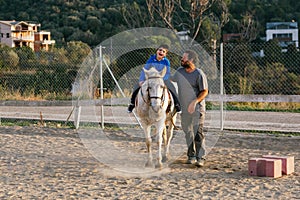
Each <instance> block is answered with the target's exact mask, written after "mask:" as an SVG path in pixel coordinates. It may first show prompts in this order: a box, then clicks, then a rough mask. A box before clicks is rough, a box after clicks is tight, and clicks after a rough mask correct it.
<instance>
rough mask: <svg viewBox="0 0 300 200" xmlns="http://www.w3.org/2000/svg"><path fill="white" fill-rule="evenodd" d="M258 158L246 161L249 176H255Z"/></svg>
mask: <svg viewBox="0 0 300 200" xmlns="http://www.w3.org/2000/svg"><path fill="white" fill-rule="evenodd" d="M259 159H260V158H250V159H249V160H248V173H249V175H250V176H257V162H258V160H259Z"/></svg>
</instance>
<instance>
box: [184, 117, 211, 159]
mask: <svg viewBox="0 0 300 200" xmlns="http://www.w3.org/2000/svg"><path fill="white" fill-rule="evenodd" d="M204 119H205V113H204V112H203V113H200V112H195V113H193V114H189V113H182V114H181V127H182V129H183V131H184V133H185V139H186V144H187V147H188V151H187V156H188V157H194V158H197V159H205V156H206V149H205V136H204V132H203V126H204Z"/></svg>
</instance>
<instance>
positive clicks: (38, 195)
mask: <svg viewBox="0 0 300 200" xmlns="http://www.w3.org/2000/svg"><path fill="white" fill-rule="evenodd" d="M109 134H110V138H111V139H112V140H114V136H116V138H118V139H116V140H115V142H118V143H123V142H124V141H126V142H128V141H129V143H132V142H131V141H130V140H128V138H127V139H126V140H125V138H123V139H122V134H120V133H118V132H117V131H110V132H109ZM117 136H118V137H117ZM134 142H135V145H136V146H137V147H138V148H139V149H140V150H141V151H145V144H144V142H143V141H142V140H136V141H134ZM299 144H300V137H299V136H293V137H288V136H274V135H269V134H262V133H259V134H258V133H256V134H255V133H251V134H250V133H241V132H229V131H225V133H224V134H223V135H220V137H219V140H218V142H217V144H216V145H215V146H214V148H213V149H212V150H211V151H210V153H209V154H208V157H207V162H206V163H205V166H204V167H203V168H197V167H195V166H193V165H187V164H184V161H185V159H186V158H185V156H184V155H182V156H181V157H179V158H178V159H176V160H175V161H174V162H173V163H170V164H169V165H168V167H167V168H164V169H163V170H162V173H158V174H156V175H155V174H154V175H153V176H148V177H141V176H123V175H122V173H120V172H119V173H114V170H110V169H109V166H107V165H104V164H102V163H101V162H100V161H98V160H97V159H95V158H94V157H93V156H92V155H91V154H90V152H89V151H88V150H87V148H86V147H85V146H84V145H83V143H82V139H81V138H80V137H79V136H78V133H77V131H76V130H74V129H63V128H56V129H55V128H41V127H29V126H26V127H25V126H24V127H19V126H12V127H6V126H2V127H0V161H1V162H0V199H153V200H154V199H300V165H299V162H300V148H299ZM265 154H272V155H291V156H294V157H295V173H294V174H292V175H288V176H282V177H281V178H277V179H274V178H267V177H253V176H249V175H248V171H247V169H248V166H247V163H248V159H249V158H250V157H256V156H261V155H265ZM128 159H130V158H128ZM107 172H109V173H107ZM124 175H125V174H124Z"/></svg>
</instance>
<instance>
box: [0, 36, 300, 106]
mask: <svg viewBox="0 0 300 200" xmlns="http://www.w3.org/2000/svg"><path fill="white" fill-rule="evenodd" d="M192 48H193V49H194V50H195V51H197V52H199V57H200V68H202V69H203V70H204V72H205V73H206V74H207V76H208V81H209V86H210V92H211V93H213V94H219V92H220V89H219V84H220V83H219V76H220V74H219V69H220V58H221V56H222V59H223V68H224V74H223V80H224V88H225V93H226V94H277V95H299V94H300V67H299V66H300V65H299V64H300V63H299V62H300V56H299V54H300V53H299V51H298V49H297V48H296V47H295V46H293V45H291V46H289V47H288V48H287V49H285V50H283V49H282V48H281V47H280V46H278V45H277V44H276V43H274V42H266V43H254V44H253V43H251V44H249V43H247V44H241V43H225V44H224V50H223V52H224V53H223V55H220V51H219V50H220V49H219V48H217V49H216V50H213V49H211V48H210V47H209V46H200V45H198V46H195V47H192ZM131 49H134V50H133V51H131ZM182 52H183V48H182V49H176V50H173V51H172V52H169V53H168V58H169V60H170V62H171V68H172V71H173V72H174V70H176V69H177V68H178V67H179V66H180V57H181V55H182ZM201 52H204V53H201ZM154 53H155V48H143V47H138V48H132V47H129V46H114V45H110V46H106V47H105V48H103V49H102V54H103V60H104V64H103V66H104V71H103V84H104V89H105V91H104V93H105V94H106V93H110V91H112V90H114V88H115V87H116V82H115V81H114V79H113V78H112V76H114V77H115V79H116V80H117V81H118V80H120V79H122V80H126V81H122V84H123V85H121V88H123V89H125V90H128V92H126V94H127V95H129V93H130V92H131V90H132V88H133V87H134V84H135V83H137V81H138V77H139V73H140V70H141V69H142V67H143V65H144V64H145V63H146V61H147V59H148V58H149V56H150V55H151V54H154ZM207 55H210V56H211V58H210V59H207V58H203V57H202V56H207ZM91 56H92V59H91ZM99 56H100V55H99V50H98V48H95V49H94V50H93V51H91V50H82V49H80V48H75V49H74V48H69V49H68V48H66V49H53V50H52V51H49V52H39V53H33V52H32V51H30V50H29V49H27V48H21V49H9V48H1V49H0V58H1V59H0V68H1V74H0V75H1V80H0V92H1V98H2V99H17V98H20V99H22V98H24V99H26V98H28V97H31V98H41V99H63V100H66V99H70V98H71V97H72V93H71V91H72V85H73V83H74V81H75V78H76V76H77V74H78V70H80V68H81V66H82V65H91V67H92V68H93V67H95V70H94V71H93V73H98V74H99V71H98V67H97V66H98V65H99V62H100V59H99ZM87 58H88V59H87ZM87 60H88V61H87ZM208 60H209V62H207V61H208ZM86 62H89V63H86ZM91 62H92V63H91ZM211 65H215V66H214V67H211ZM108 68H109V69H110V70H111V71H109V70H108ZM129 72H130V73H129ZM96 77H98V78H99V76H96ZM98 81H99V80H96V82H94V83H93V84H94V85H91V87H92V89H91V90H90V92H91V93H93V94H96V96H97V88H99V82H98Z"/></svg>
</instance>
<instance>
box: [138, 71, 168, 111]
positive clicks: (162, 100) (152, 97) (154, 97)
mask: <svg viewBox="0 0 300 200" xmlns="http://www.w3.org/2000/svg"><path fill="white" fill-rule="evenodd" d="M157 78H161V77H160V76H153V77H148V79H157ZM147 84H148V86H147V89H146V91H147V99H145V98H144V94H143V90H142V88H141V90H140V92H141V96H142V98H143V101H144V102H145V103H146V104H149V106H152V105H151V99H160V100H161V102H162V104H161V107H163V105H164V100H165V95H164V94H165V90H166V88H167V87H166V85H164V86H163V92H162V95H161V96H150V92H149V91H150V88H151V87H150V86H149V82H147Z"/></svg>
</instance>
